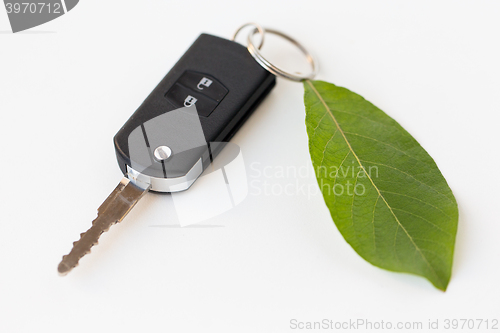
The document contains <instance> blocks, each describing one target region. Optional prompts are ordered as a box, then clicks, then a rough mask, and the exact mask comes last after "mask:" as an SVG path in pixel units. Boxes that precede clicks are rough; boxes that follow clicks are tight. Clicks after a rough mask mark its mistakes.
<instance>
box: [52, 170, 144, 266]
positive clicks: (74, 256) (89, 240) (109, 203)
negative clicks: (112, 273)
mask: <svg viewBox="0 0 500 333" xmlns="http://www.w3.org/2000/svg"><path fill="white" fill-rule="evenodd" d="M124 180H125V182H124ZM124 180H122V182H121V183H120V184H119V185H118V186H117V187H116V188H115V190H114V191H113V192H112V193H111V194H110V195H109V196H108V198H107V199H106V201H104V203H103V204H102V205H101V207H100V208H99V210H98V214H97V218H96V219H94V220H93V221H92V227H91V228H90V229H89V230H87V231H86V232H83V233H81V234H80V239H79V240H77V241H75V242H73V248H72V249H71V251H70V253H69V254H68V255H65V256H63V258H62V261H61V262H60V263H59V266H58V268H57V270H58V272H59V274H60V275H66V274H67V273H69V272H70V271H71V270H72V269H73V268H75V267H76V266H78V263H79V261H80V259H81V258H83V257H84V256H85V255H87V254H89V253H90V252H91V250H90V249H91V248H92V247H93V246H95V245H97V244H99V242H98V239H99V237H100V236H101V235H102V234H103V233H104V232H106V231H108V230H109V229H110V227H111V226H112V225H114V224H116V223H118V222H120V221H121V220H122V219H123V218H124V217H125V216H126V215H127V214H128V212H129V211H130V209H132V207H134V205H135V204H136V203H137V201H138V200H139V199H140V198H142V196H143V195H144V194H145V193H146V192H147V191H149V188H147V189H142V188H138V187H136V186H135V185H133V184H132V183H130V181H129V180H128V179H127V178H124ZM116 203H119V204H118V205H116ZM87 233H88V235H87ZM85 235H87V237H86V236H85ZM80 242H82V243H81V244H80Z"/></svg>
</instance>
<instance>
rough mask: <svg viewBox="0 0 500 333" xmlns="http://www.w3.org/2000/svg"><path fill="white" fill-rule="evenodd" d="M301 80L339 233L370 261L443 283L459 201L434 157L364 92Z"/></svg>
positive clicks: (318, 168)
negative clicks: (365, 96)
mask: <svg viewBox="0 0 500 333" xmlns="http://www.w3.org/2000/svg"><path fill="white" fill-rule="evenodd" d="M304 88H305V95H304V103H305V106H306V125H307V134H308V136H309V151H310V154H311V159H312V162H313V166H314V169H315V173H316V178H317V180H318V184H319V186H320V189H321V192H322V193H323V197H324V199H325V203H326V205H327V207H328V209H329V210H330V214H331V216H332V218H333V221H334V222H335V224H336V225H337V228H338V229H339V230H340V232H341V234H342V236H344V238H345V240H346V241H347V242H348V243H349V244H350V245H351V246H352V247H353V249H354V250H355V251H356V252H357V253H358V254H359V255H360V256H361V257H363V258H364V259H365V260H367V261H368V262H370V263H372V264H373V265H375V266H378V267H381V268H384V269H387V270H390V271H395V272H407V273H411V274H416V275H420V276H423V277H425V278H427V279H428V280H429V281H430V282H432V284H434V286H436V287H437V288H439V289H441V290H443V291H444V290H446V287H447V286H448V283H449V281H450V277H451V267H452V263H453V250H454V246H455V236H456V232H457V225H458V207H457V203H456V201H455V197H454V196H453V193H452V192H451V190H450V188H449V186H448V184H447V183H446V180H445V179H444V177H443V175H442V174H441V172H440V171H439V169H438V167H437V166H436V163H435V162H434V160H433V159H432V158H431V157H430V156H429V154H428V153H427V152H426V151H425V150H424V149H423V148H422V146H420V144H419V143H418V142H417V141H416V140H415V139H414V138H413V137H412V136H411V135H410V134H409V133H408V132H407V131H406V130H405V129H404V128H402V127H401V126H400V125H399V124H398V123H397V122H396V121H395V120H394V119H392V118H391V117H389V116H388V115H387V114H385V113H384V112H383V111H382V110H380V109H379V108H377V107H376V106H374V105H373V104H371V103H370V102H368V101H367V100H365V99H364V98H363V97H361V96H359V95H357V94H355V93H353V92H351V91H349V90H347V89H345V88H342V87H337V86H335V85H334V84H331V83H328V82H323V81H305V82H304Z"/></svg>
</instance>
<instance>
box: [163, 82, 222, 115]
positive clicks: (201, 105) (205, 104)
mask: <svg viewBox="0 0 500 333" xmlns="http://www.w3.org/2000/svg"><path fill="white" fill-rule="evenodd" d="M165 97H166V98H167V99H168V100H169V101H170V102H171V103H172V104H173V105H174V106H175V107H176V108H182V107H190V106H193V105H196V110H198V115H200V116H204V117H208V116H209V115H210V114H211V113H212V111H213V110H214V109H215V108H216V107H217V104H218V103H217V102H216V101H214V100H212V99H210V98H208V97H206V96H204V95H203V94H200V93H198V92H196V91H193V90H191V89H188V88H186V87H184V86H182V85H180V84H178V83H176V84H174V86H173V87H172V88H171V89H170V90H169V91H168V92H167V94H166V95H165Z"/></svg>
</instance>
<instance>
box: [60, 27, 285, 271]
mask: <svg viewBox="0 0 500 333" xmlns="http://www.w3.org/2000/svg"><path fill="white" fill-rule="evenodd" d="M275 83H276V77H275V76H274V75H273V74H271V73H270V72H268V71H266V70H265V69H264V68H263V67H262V66H261V65H259V64H258V63H257V62H256V61H255V60H254V58H253V57H252V56H251V55H250V53H249V52H248V50H247V49H246V48H245V47H244V46H243V45H241V44H238V43H236V42H234V41H230V40H227V39H223V38H219V37H216V36H212V35H208V34H201V35H200V36H199V37H198V39H196V41H195V42H194V43H193V45H192V46H191V47H190V48H189V49H188V50H187V51H186V53H185V54H184V55H183V56H182V57H181V59H180V60H179V61H178V62H177V64H175V66H174V67H173V68H172V69H171V70H170V71H169V72H168V74H167V75H166V76H165V77H164V78H163V79H162V80H161V81H160V83H159V84H158V85H157V86H156V88H155V89H154V90H153V91H152V92H151V94H150V95H149V96H148V97H147V98H146V100H145V101H144V102H143V103H142V105H141V106H140V107H139V108H138V109H137V111H136V112H135V113H134V114H133V115H132V116H131V117H130V119H129V120H128V121H127V122H126V123H125V125H124V126H123V127H122V128H121V129H120V130H119V131H118V133H117V134H116V135H115V137H114V145H115V151H116V156H117V159H118V164H119V166H120V169H121V171H122V172H123V174H124V175H125V176H124V178H123V179H122V180H121V182H120V183H119V184H118V186H117V187H116V188H115V190H114V191H113V192H112V193H111V194H110V196H109V197H108V198H107V199H106V200H105V201H104V203H103V204H102V205H101V206H100V207H99V209H98V215H97V218H96V219H95V220H94V221H93V222H92V227H91V228H90V229H89V230H88V231H87V232H84V233H82V234H81V238H80V240H78V241H76V242H74V243H73V248H72V250H71V252H70V253H69V254H68V255H66V256H64V257H63V259H62V261H61V263H60V264H59V266H58V271H59V273H60V274H61V275H64V274H66V273H68V272H69V271H71V270H72V269H73V268H74V267H75V266H77V265H78V262H79V260H80V259H81V258H82V257H83V256H84V255H85V254H87V253H89V252H90V249H91V247H92V246H93V245H95V244H97V241H98V239H99V237H100V235H101V234H102V233H103V232H105V231H107V230H108V229H109V228H110V227H111V225H113V224H115V223H118V222H120V221H122V220H123V218H124V217H125V216H126V215H127V213H128V212H129V211H130V210H131V209H132V208H133V207H134V205H135V204H136V203H137V202H138V201H139V200H140V199H141V198H142V197H143V196H144V194H146V193H147V192H148V191H149V190H151V191H156V192H177V191H183V190H186V189H188V188H189V187H190V186H191V185H192V184H193V183H194V181H195V180H196V179H197V178H198V177H199V176H200V175H201V173H202V172H203V170H205V169H206V168H207V166H208V165H209V164H210V161H211V160H213V158H215V157H216V156H217V154H218V153H219V152H220V151H221V149H222V147H223V145H222V144H216V143H219V142H227V141H229V140H230V139H231V137H232V136H233V135H234V134H235V133H236V131H237V130H238V129H239V128H240V127H241V126H242V124H243V123H244V122H245V121H246V119H247V118H248V117H249V116H250V115H251V113H252V111H253V110H255V108H256V107H257V106H258V104H259V103H260V102H261V101H262V100H263V99H264V98H265V97H266V96H267V95H268V94H269V92H270V91H271V89H272V88H273V87H274V85H275ZM211 143H212V144H211Z"/></svg>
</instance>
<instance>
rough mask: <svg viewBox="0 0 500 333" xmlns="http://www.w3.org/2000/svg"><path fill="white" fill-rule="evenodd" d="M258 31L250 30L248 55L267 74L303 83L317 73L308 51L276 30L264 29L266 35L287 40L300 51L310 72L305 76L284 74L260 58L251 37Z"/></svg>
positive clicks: (316, 67)
mask: <svg viewBox="0 0 500 333" xmlns="http://www.w3.org/2000/svg"><path fill="white" fill-rule="evenodd" d="M257 31H259V32H260V30H259V29H257V28H255V29H254V30H252V31H251V32H250V34H249V35H248V47H247V48H248V52H250V54H251V55H252V57H254V59H255V60H256V61H257V62H258V63H259V64H260V65H261V66H262V67H264V68H265V69H266V70H268V71H269V72H271V73H273V74H274V75H276V76H281V77H283V78H285V79H288V80H292V81H297V82H300V81H304V80H312V79H313V78H314V77H315V76H316V74H317V72H318V66H317V64H316V61H315V60H314V58H313V56H312V55H311V54H310V53H309V51H307V50H306V48H305V47H304V46H303V45H302V44H300V43H299V42H297V41H296V40H295V39H293V38H292V37H290V36H288V35H286V34H284V33H282V32H280V31H277V30H272V29H264V31H265V32H268V33H271V34H274V35H277V36H280V37H282V38H284V39H286V40H288V41H289V42H291V43H292V44H294V45H295V46H296V47H297V48H298V49H299V50H301V51H302V53H303V54H304V55H305V56H306V59H307V62H308V63H309V64H310V65H311V72H310V73H309V74H307V75H301V73H297V74H299V75H297V74H292V73H289V72H286V71H284V70H282V69H281V68H279V67H277V66H275V65H273V64H272V63H270V62H269V61H268V60H267V59H266V58H264V56H262V54H261V53H260V51H259V49H260V47H259V48H256V47H255V45H254V43H253V35H255V33H256V32H257ZM262 39H264V38H262Z"/></svg>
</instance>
